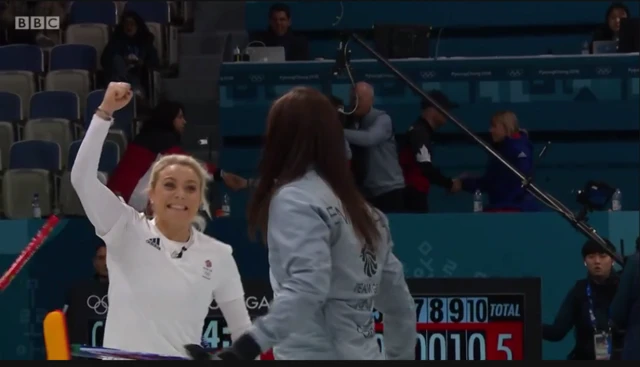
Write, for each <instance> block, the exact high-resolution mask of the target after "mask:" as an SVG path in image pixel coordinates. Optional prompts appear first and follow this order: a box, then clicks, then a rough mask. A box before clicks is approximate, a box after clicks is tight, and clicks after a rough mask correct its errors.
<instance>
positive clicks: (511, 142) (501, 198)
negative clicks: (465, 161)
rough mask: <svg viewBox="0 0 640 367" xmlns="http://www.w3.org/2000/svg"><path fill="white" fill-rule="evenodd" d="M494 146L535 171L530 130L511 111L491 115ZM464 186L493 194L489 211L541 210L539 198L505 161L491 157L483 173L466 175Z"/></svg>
mask: <svg viewBox="0 0 640 367" xmlns="http://www.w3.org/2000/svg"><path fill="white" fill-rule="evenodd" d="M489 131H490V133H491V140H492V141H493V147H494V148H495V149H496V150H497V151H498V153H500V155H502V156H503V157H504V158H505V159H506V160H507V161H508V162H509V163H511V164H512V165H513V166H515V167H516V168H517V169H518V170H519V171H520V172H521V173H522V174H523V175H525V176H526V177H531V176H532V175H533V153H534V152H533V144H531V141H530V140H529V137H528V134H527V133H526V131H524V130H521V129H520V127H519V124H518V118H517V117H516V115H515V114H514V113H513V112H511V111H501V112H498V113H496V114H495V115H494V116H493V118H492V119H491V127H490V129H489ZM461 182H462V186H461V187H462V189H463V190H465V191H468V192H471V193H473V192H475V191H476V190H480V191H482V192H483V193H486V194H487V196H488V197H489V205H488V206H487V207H486V209H485V211H487V212H520V211H523V212H530V211H537V210H538V202H537V201H536V200H535V198H534V197H533V196H532V195H531V194H529V193H528V192H527V191H526V190H525V189H523V188H522V182H521V180H520V178H518V176H516V175H515V174H514V173H513V172H511V171H510V170H509V168H507V167H506V166H505V165H504V164H502V162H500V161H498V160H497V159H496V158H494V157H491V158H490V160H489V163H488V165H487V168H486V171H485V173H484V175H483V176H482V177H464V176H463V178H462V180H461Z"/></svg>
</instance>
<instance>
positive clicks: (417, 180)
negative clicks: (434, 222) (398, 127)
mask: <svg viewBox="0 0 640 367" xmlns="http://www.w3.org/2000/svg"><path fill="white" fill-rule="evenodd" d="M429 96H430V97H431V99H433V100H434V101H435V102H436V103H437V104H439V105H440V106H441V107H442V108H444V109H445V110H451V109H454V108H456V107H458V105H457V104H455V103H453V102H451V101H450V100H449V98H447V96H446V95H444V93H442V92H440V91H436V90H434V91H431V92H429ZM420 108H421V110H422V113H421V114H420V117H418V119H417V120H416V122H414V123H413V125H411V127H409V131H408V132H407V133H406V134H405V136H404V137H403V138H402V142H401V144H400V146H401V149H400V155H399V160H400V166H401V167H402V173H403V175H404V181H405V185H406V187H405V192H404V195H405V209H406V211H407V212H412V213H427V212H429V201H428V195H429V189H430V188H431V185H432V184H433V185H438V186H440V187H443V188H445V189H447V190H450V191H453V192H456V191H459V190H460V181H459V180H454V179H452V178H451V177H448V176H446V175H444V174H443V173H442V172H441V171H440V170H439V169H438V168H437V167H436V166H435V165H434V163H433V159H432V158H433V149H432V146H431V145H432V138H433V134H434V133H435V132H436V130H438V129H439V128H440V127H442V126H444V125H445V124H446V123H447V117H446V116H445V115H444V114H443V113H441V112H440V111H438V110H437V109H436V108H435V107H434V106H433V105H432V104H431V102H429V101H428V100H426V99H425V100H423V101H422V103H421V105H420Z"/></svg>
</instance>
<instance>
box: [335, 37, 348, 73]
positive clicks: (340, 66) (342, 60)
mask: <svg viewBox="0 0 640 367" xmlns="http://www.w3.org/2000/svg"><path fill="white" fill-rule="evenodd" d="M348 43H349V35H348V34H347V33H343V34H342V35H341V37H340V43H339V44H338V49H337V50H336V63H335V65H334V66H333V75H334V76H338V75H341V74H342V73H344V72H345V71H347V68H348V67H349V61H350V60H351V50H350V49H349V48H348V47H347V44H348Z"/></svg>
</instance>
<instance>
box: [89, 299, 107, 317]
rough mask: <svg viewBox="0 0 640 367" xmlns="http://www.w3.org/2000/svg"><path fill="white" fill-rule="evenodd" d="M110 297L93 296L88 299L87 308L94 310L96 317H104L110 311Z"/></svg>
mask: <svg viewBox="0 0 640 367" xmlns="http://www.w3.org/2000/svg"><path fill="white" fill-rule="evenodd" d="M107 297H108V296H106V295H105V296H104V297H102V298H100V297H98V296H96V295H91V296H89V298H87V307H89V308H90V309H92V310H93V312H95V313H96V315H104V314H106V313H107V311H109V298H107Z"/></svg>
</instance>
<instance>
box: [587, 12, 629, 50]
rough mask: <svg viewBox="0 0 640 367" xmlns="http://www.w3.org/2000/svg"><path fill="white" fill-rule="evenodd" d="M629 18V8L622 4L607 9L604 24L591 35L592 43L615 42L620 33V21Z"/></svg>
mask: <svg viewBox="0 0 640 367" xmlns="http://www.w3.org/2000/svg"><path fill="white" fill-rule="evenodd" d="M628 16H629V8H627V6H626V5H624V4H623V3H613V4H611V6H609V9H607V13H606V17H605V22H604V24H603V25H601V26H600V27H599V28H598V29H597V30H596V31H595V32H594V34H593V41H616V42H618V38H619V37H618V32H619V31H620V19H621V18H626V17H628Z"/></svg>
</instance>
